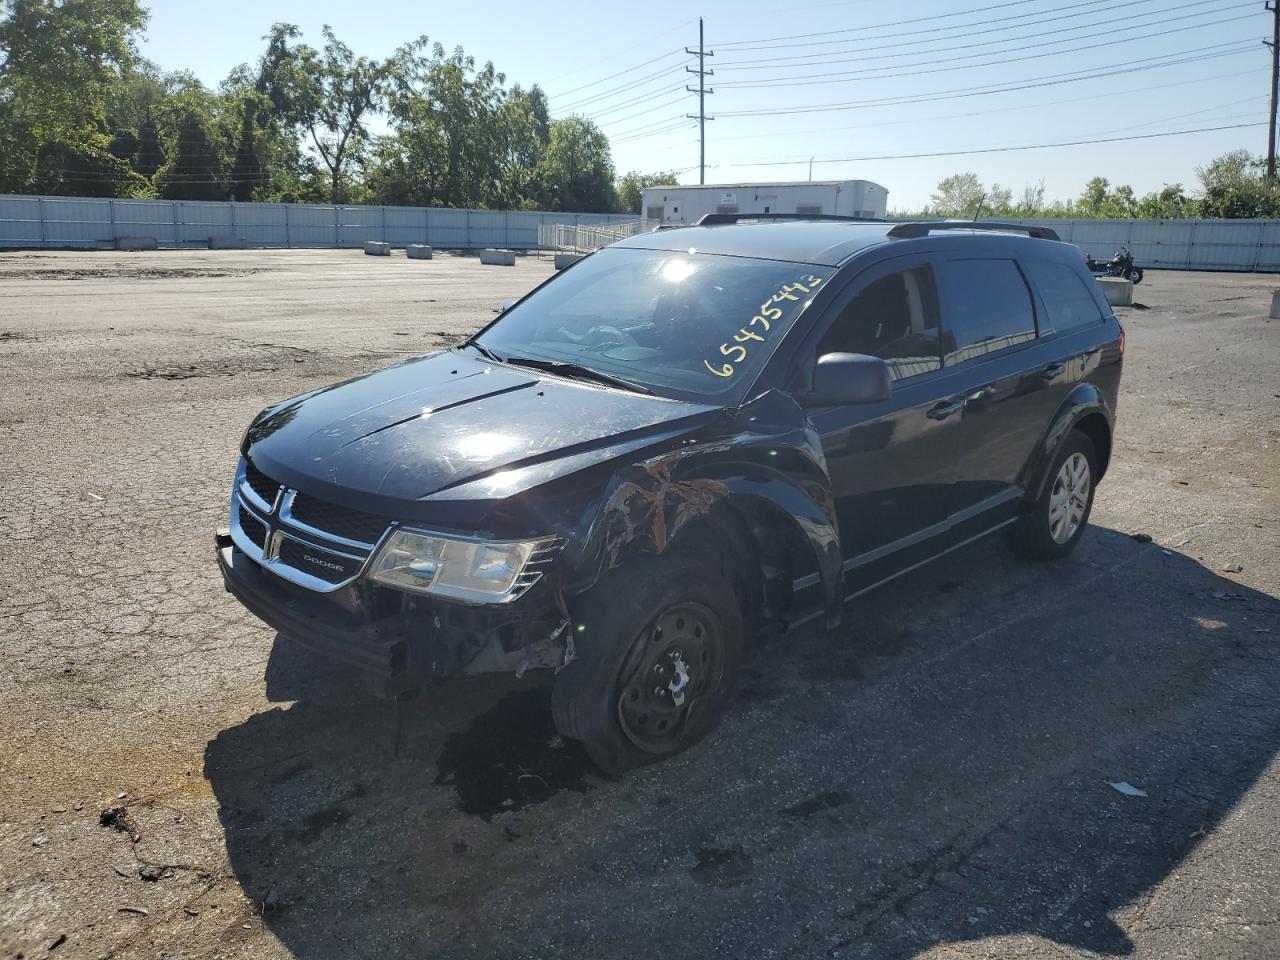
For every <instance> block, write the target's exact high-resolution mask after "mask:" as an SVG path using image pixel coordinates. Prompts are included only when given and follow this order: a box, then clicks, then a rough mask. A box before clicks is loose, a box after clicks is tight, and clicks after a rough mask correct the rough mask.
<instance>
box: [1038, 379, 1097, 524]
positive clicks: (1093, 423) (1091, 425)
mask: <svg viewBox="0 0 1280 960" xmlns="http://www.w3.org/2000/svg"><path fill="white" fill-rule="evenodd" d="M1113 423H1114V416H1113V414H1112V411H1111V408H1110V406H1109V405H1108V403H1107V399H1106V397H1105V396H1103V394H1102V391H1101V390H1099V389H1098V388H1097V387H1096V386H1094V385H1093V384H1091V383H1082V384H1080V385H1078V386H1077V387H1076V388H1075V389H1074V390H1072V391H1071V394H1070V395H1069V396H1068V397H1067V399H1066V400H1065V401H1063V403H1062V406H1060V407H1059V408H1058V412H1057V413H1056V414H1055V415H1054V418H1053V420H1052V422H1051V423H1050V425H1049V428H1048V429H1047V430H1046V431H1045V433H1044V436H1043V438H1042V439H1041V441H1040V443H1039V444H1037V446H1036V449H1035V452H1034V454H1033V455H1032V457H1031V460H1030V462H1029V464H1028V467H1027V471H1026V475H1027V477H1028V482H1027V484H1026V497H1027V499H1029V500H1035V499H1036V498H1037V497H1039V496H1040V494H1041V492H1042V491H1043V489H1044V485H1045V484H1046V483H1047V482H1048V481H1049V476H1048V471H1049V466H1050V465H1051V464H1052V463H1053V458H1054V457H1055V456H1056V455H1057V452H1058V449H1059V448H1060V447H1061V446H1062V442H1063V441H1064V440H1065V439H1066V438H1067V436H1068V435H1069V434H1070V433H1071V431H1072V430H1079V431H1080V432H1081V433H1083V434H1085V436H1087V437H1088V438H1089V440H1090V442H1092V443H1093V448H1094V451H1095V452H1096V455H1097V459H1098V462H1097V464H1096V466H1097V468H1098V476H1097V479H1098V480H1101V479H1102V477H1103V474H1105V473H1106V470H1107V466H1108V465H1109V464H1110V462H1111V444H1112V433H1113V426H1112V425H1113Z"/></svg>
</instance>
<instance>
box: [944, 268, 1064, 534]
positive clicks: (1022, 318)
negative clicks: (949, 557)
mask: <svg viewBox="0 0 1280 960" xmlns="http://www.w3.org/2000/svg"><path fill="white" fill-rule="evenodd" d="M938 277H939V290H940V295H941V304H942V314H941V319H942V364H943V370H942V375H941V378H940V386H941V387H942V388H943V390H944V391H945V397H944V400H943V402H944V403H945V404H946V406H945V407H943V408H941V409H940V411H939V412H945V413H946V415H947V416H948V418H949V419H952V420H954V421H955V422H956V424H957V429H956V430H955V431H954V432H953V433H951V434H950V435H949V437H948V440H949V448H948V450H947V471H948V472H947V481H948V483H949V484H950V486H951V489H952V491H953V497H952V501H951V507H952V511H953V512H952V516H951V522H952V524H953V526H954V527H955V528H956V529H957V530H958V531H959V532H961V533H964V532H970V531H971V532H977V531H979V530H981V529H985V528H988V527H990V526H991V525H992V524H993V523H995V522H999V521H1001V520H1005V519H1009V518H1011V517H1013V516H1014V514H1015V513H1016V511H1017V509H1018V503H1017V501H1018V498H1019V496H1020V494H1021V489H1020V488H1019V486H1018V484H1019V482H1020V480H1021V478H1022V474H1023V467H1024V466H1025V464H1026V463H1027V461H1028V460H1029V459H1030V457H1031V454H1032V452H1033V451H1034V449H1035V447H1036V444H1037V442H1038V441H1039V440H1040V438H1041V437H1042V436H1043V434H1044V430H1045V427H1046V425H1047V424H1048V422H1049V419H1050V417H1051V416H1052V415H1053V412H1054V411H1055V410H1056V409H1057V407H1058V405H1059V404H1060V403H1061V402H1062V400H1063V399H1064V398H1065V396H1066V392H1067V391H1068V390H1069V387H1070V381H1071V373H1072V371H1071V369H1070V365H1069V364H1068V363H1066V362H1065V361H1064V360H1063V358H1061V357H1059V356H1058V355H1057V348H1056V347H1055V346H1054V345H1053V344H1052V342H1051V341H1049V340H1041V339H1039V338H1038V335H1037V330H1038V319H1039V318H1038V317H1037V309H1036V299H1035V298H1034V297H1033V295H1032V289H1031V286H1030V284H1029V283H1028V282H1027V278H1026V276H1025V274H1024V272H1023V269H1022V267H1021V266H1020V264H1019V262H1018V260H1017V259H1016V258H1015V257H1013V256H1009V255H989V256H988V255H984V254H965V255H953V256H946V257H939V258H938Z"/></svg>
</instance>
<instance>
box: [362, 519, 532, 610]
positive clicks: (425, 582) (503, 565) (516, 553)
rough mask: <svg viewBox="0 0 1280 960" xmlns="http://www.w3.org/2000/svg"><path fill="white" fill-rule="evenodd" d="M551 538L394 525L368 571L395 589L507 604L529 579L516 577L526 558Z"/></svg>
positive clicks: (527, 561)
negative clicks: (459, 535)
mask: <svg viewBox="0 0 1280 960" xmlns="http://www.w3.org/2000/svg"><path fill="white" fill-rule="evenodd" d="M553 542H554V541H552V540H525V541H519V540H518V541H507V542H497V541H483V540H460V539H454V538H452V537H445V536H441V535H439V534H433V533H415V532H414V531H412V530H396V531H394V532H393V533H392V534H391V537H390V538H389V539H388V540H387V542H386V544H385V545H384V546H383V548H382V549H381V550H379V551H378V555H377V556H376V557H375V558H374V561H373V566H372V567H371V568H370V570H369V575H370V576H371V577H373V579H374V580H376V581H378V582H379V583H385V584H386V585H387V586H390V587H397V588H398V589H400V590H411V591H413V592H415V593H428V594H432V595H434V596H438V597H449V598H451V599H453V600H462V601H464V602H468V603H506V602H507V601H510V600H514V599H515V598H516V597H517V596H519V595H520V594H521V593H523V592H524V590H525V589H527V588H528V586H529V585H530V584H531V583H532V582H533V580H531V579H530V578H529V577H528V576H524V577H522V576H521V574H522V573H524V572H525V567H526V566H527V565H528V563H529V559H530V557H532V556H533V555H534V554H535V553H538V552H539V551H542V550H545V549H546V548H547V547H549V546H550V545H551V544H552V543H553ZM534 579H536V574H535V575H534Z"/></svg>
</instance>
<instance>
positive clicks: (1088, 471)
mask: <svg viewBox="0 0 1280 960" xmlns="http://www.w3.org/2000/svg"><path fill="white" fill-rule="evenodd" d="M1097 463H1098V460H1097V454H1096V453H1095V451H1094V449H1093V442H1092V441H1091V440H1090V439H1089V438H1088V437H1087V436H1085V435H1084V433H1082V432H1081V431H1079V430H1072V431H1071V432H1070V433H1069V434H1067V438H1066V439H1065V440H1064V441H1063V442H1062V446H1061V447H1060V448H1059V449H1058V455H1057V456H1056V457H1054V459H1053V464H1052V465H1051V466H1050V467H1049V482H1048V483H1047V484H1046V485H1045V488H1044V490H1043V491H1042V492H1041V494H1040V497H1039V498H1038V499H1037V500H1036V502H1035V503H1034V504H1033V505H1032V506H1031V509H1030V510H1028V511H1027V512H1026V513H1025V514H1024V515H1023V516H1022V517H1021V518H1019V520H1018V522H1017V524H1016V525H1015V526H1014V528H1013V533H1012V536H1011V537H1010V542H1011V543H1012V544H1013V547H1014V549H1015V550H1016V551H1017V552H1018V553H1019V554H1021V555H1022V556H1024V557H1027V558H1029V559H1032V560H1057V559H1059V558H1061V557H1065V556H1066V555H1067V554H1069V553H1070V552H1071V551H1072V550H1074V549H1075V548H1076V544H1077V543H1079V542H1080V537H1081V536H1083V535H1084V529H1085V527H1086V526H1087V525H1088V523H1089V514H1090V512H1091V511H1092V510H1093V493H1094V485H1095V482H1096V479H1095V478H1096V477H1097V475H1098V468H1097Z"/></svg>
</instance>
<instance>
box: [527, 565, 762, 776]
mask: <svg viewBox="0 0 1280 960" xmlns="http://www.w3.org/2000/svg"><path fill="white" fill-rule="evenodd" d="M571 609H572V612H573V621H574V631H575V632H574V641H575V647H576V659H575V660H574V661H573V662H572V663H570V664H569V665H568V666H567V667H565V669H564V670H562V671H561V672H560V674H559V675H558V676H557V677H556V684H555V687H554V689H553V690H552V697H551V703H552V711H553V713H554V716H555V721H556V726H557V728H558V729H559V730H560V732H561V733H562V734H563V735H564V736H566V737H571V738H573V739H575V740H580V741H581V742H582V744H583V746H584V747H585V748H586V750H587V753H588V755H589V756H590V757H591V759H592V760H593V761H594V762H595V764H596V766H598V767H599V768H600V769H601V770H603V771H604V772H606V773H611V774H617V773H622V772H623V771H625V770H629V769H631V768H633V767H637V766H641V765H643V764H646V763H653V762H655V761H657V760H661V759H663V758H665V757H670V756H673V755H675V754H677V753H680V752H681V751H683V750H687V749H688V748H689V747H691V746H693V745H694V744H695V743H697V742H698V741H699V740H701V739H702V738H703V737H705V736H706V735H707V734H708V733H709V732H710V731H711V730H713V729H714V728H715V726H716V725H717V724H718V723H719V721H720V718H721V717H722V716H723V714H724V712H725V710H726V708H727V707H728V705H729V703H730V702H731V700H732V696H733V689H734V686H735V683H736V679H737V671H738V665H739V662H740V661H741V658H742V649H743V623H742V612H741V605H740V603H739V600H738V596H737V593H736V591H735V589H734V583H733V578H732V576H731V575H730V571H729V570H728V568H727V563H726V560H725V558H724V557H723V556H722V555H721V554H720V553H719V552H718V551H714V550H709V549H705V548H704V549H696V550H695V549H680V548H676V549H674V550H672V551H669V552H668V553H665V554H663V555H661V556H644V557H637V558H635V559H634V560H632V561H630V562H629V563H627V564H625V565H623V566H622V567H620V568H618V569H617V570H614V571H612V572H611V573H609V574H608V575H606V576H605V577H604V578H602V579H601V581H600V582H599V583H598V584H596V585H595V586H594V587H593V588H592V589H591V590H589V591H587V592H586V593H585V594H583V595H582V596H581V597H579V598H577V599H576V601H575V602H574V603H572V604H571Z"/></svg>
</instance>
